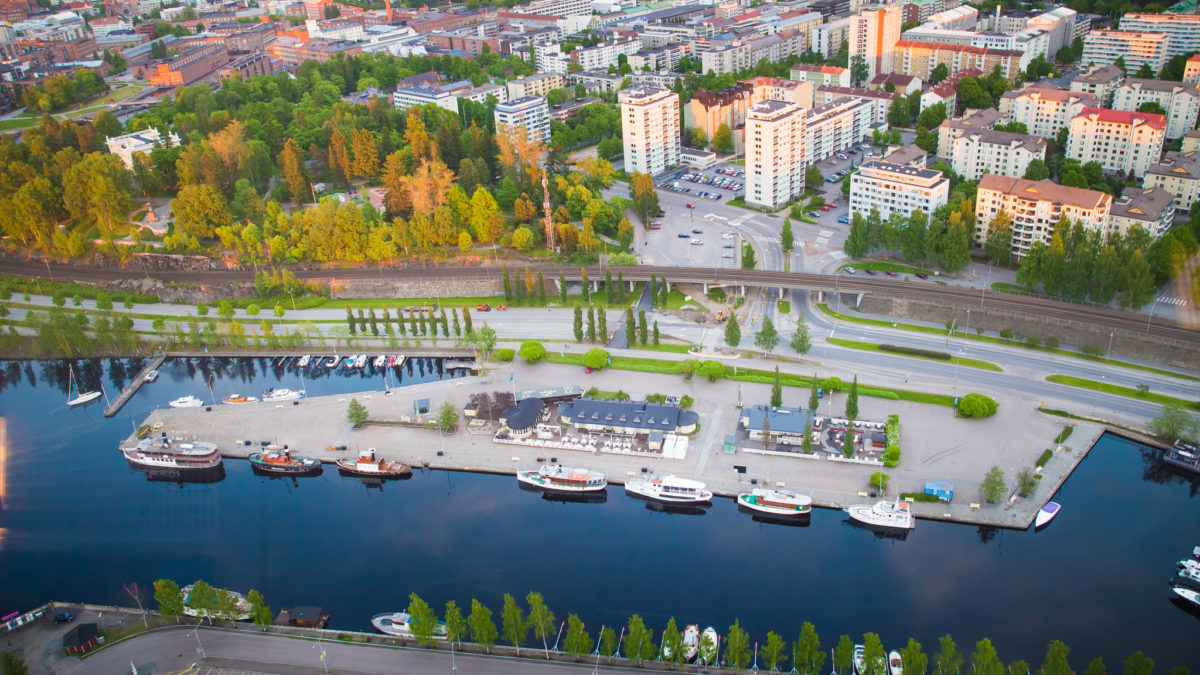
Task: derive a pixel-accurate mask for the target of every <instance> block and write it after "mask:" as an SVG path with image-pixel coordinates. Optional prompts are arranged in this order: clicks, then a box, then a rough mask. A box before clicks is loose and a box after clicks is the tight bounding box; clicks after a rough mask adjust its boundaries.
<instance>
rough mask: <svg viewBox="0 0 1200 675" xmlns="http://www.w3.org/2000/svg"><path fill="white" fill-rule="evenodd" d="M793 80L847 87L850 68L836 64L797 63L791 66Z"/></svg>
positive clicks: (819, 85) (818, 84)
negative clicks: (813, 64) (812, 64)
mask: <svg viewBox="0 0 1200 675" xmlns="http://www.w3.org/2000/svg"><path fill="white" fill-rule="evenodd" d="M791 75H792V79H793V80H803V81H805V82H811V83H812V85H813V86H814V87H821V86H827V87H849V86H850V69H849V68H839V67H838V66H810V65H808V64H805V63H797V64H796V65H794V66H792V71H791Z"/></svg>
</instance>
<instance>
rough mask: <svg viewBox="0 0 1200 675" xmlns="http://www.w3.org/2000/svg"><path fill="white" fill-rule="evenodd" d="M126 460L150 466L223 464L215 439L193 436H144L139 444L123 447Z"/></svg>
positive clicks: (188, 467)
mask: <svg viewBox="0 0 1200 675" xmlns="http://www.w3.org/2000/svg"><path fill="white" fill-rule="evenodd" d="M121 454H122V455H124V456H125V459H126V461H128V462H129V463H130V464H131V465H133V466H135V467H144V468H151V469H176V470H193V469H194V470H206V469H213V468H215V467H217V466H220V464H221V451H220V449H219V448H218V447H217V444H216V443H210V442H208V441H198V440H196V439H195V438H194V437H192V436H176V437H170V436H167V435H166V434H165V433H164V434H163V435H162V436H159V437H158V438H144V439H142V440H140V441H138V443H137V445H135V446H133V447H129V448H121Z"/></svg>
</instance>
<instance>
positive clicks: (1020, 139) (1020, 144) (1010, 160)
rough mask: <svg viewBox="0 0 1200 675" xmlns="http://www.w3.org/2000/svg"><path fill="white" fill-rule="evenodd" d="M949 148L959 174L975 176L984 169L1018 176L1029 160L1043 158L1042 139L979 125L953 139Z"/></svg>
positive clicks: (1043, 147)
mask: <svg viewBox="0 0 1200 675" xmlns="http://www.w3.org/2000/svg"><path fill="white" fill-rule="evenodd" d="M953 151H954V154H953V156H952V159H951V166H953V167H954V173H957V174H959V175H961V176H962V177H963V178H966V179H968V180H979V178H980V176H983V175H984V174H987V173H994V174H998V175H1000V176H1013V177H1018V176H1024V175H1025V170H1026V169H1028V168H1029V163H1030V162H1032V161H1033V160H1035V159H1040V160H1043V161H1045V159H1046V139H1044V138H1041V137H1039V136H1032V135H1029V134H1015V133H1011V132H1008V131H996V130H994V129H981V130H979V131H974V132H971V133H967V134H963V135H961V136H959V137H958V138H956V139H954V141H953Z"/></svg>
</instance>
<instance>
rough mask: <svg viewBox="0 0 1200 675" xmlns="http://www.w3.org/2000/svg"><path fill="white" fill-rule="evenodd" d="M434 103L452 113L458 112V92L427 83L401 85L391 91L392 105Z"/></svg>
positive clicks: (401, 106) (405, 106) (404, 105)
mask: <svg viewBox="0 0 1200 675" xmlns="http://www.w3.org/2000/svg"><path fill="white" fill-rule="evenodd" d="M431 103H432V104H433V105H436V106H438V107H441V108H445V109H446V110H449V111H450V112H452V113H456V114H457V113H458V92H457V91H451V90H447V89H442V88H440V87H434V86H430V85H427V84H419V85H416V86H413V87H403V88H401V89H397V90H396V91H394V92H392V105H393V106H394V107H396V108H407V107H409V106H413V105H429V104H431Z"/></svg>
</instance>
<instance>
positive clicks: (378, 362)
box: [371, 354, 387, 368]
mask: <svg viewBox="0 0 1200 675" xmlns="http://www.w3.org/2000/svg"><path fill="white" fill-rule="evenodd" d="M386 363H387V357H386V356H384V355H383V354H380V355H379V356H376V357H375V360H374V361H372V362H371V366H372V367H373V368H382V367H383V366H384V364H386Z"/></svg>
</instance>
